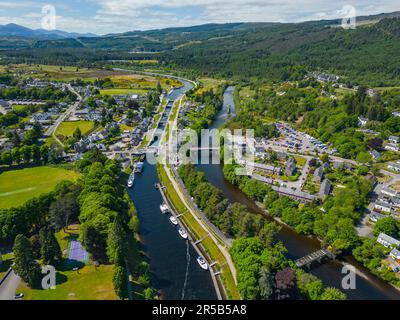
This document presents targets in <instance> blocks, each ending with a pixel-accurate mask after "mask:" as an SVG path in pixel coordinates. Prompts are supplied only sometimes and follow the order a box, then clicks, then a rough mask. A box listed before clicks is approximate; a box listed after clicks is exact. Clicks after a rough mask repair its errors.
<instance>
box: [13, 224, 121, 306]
mask: <svg viewBox="0 0 400 320" xmlns="http://www.w3.org/2000/svg"><path fill="white" fill-rule="evenodd" d="M78 234H79V225H71V226H69V227H68V229H67V230H66V232H64V231H60V232H58V233H56V238H57V241H58V243H59V244H60V247H61V250H62V251H63V253H64V257H65V256H66V253H67V252H66V251H67V248H68V243H69V240H71V239H76V237H77V236H78ZM78 266H79V267H81V266H80V265H79V262H78V263H71V262H68V261H65V262H64V263H63V264H62V266H61V267H59V268H57V285H56V289H55V290H32V289H31V288H29V287H27V286H26V285H25V284H24V283H22V284H21V285H20V286H19V288H18V290H17V292H22V293H23V294H24V295H25V298H24V299H26V300H93V299H96V300H116V299H117V297H116V295H115V293H114V288H113V284H112V280H111V279H112V274H113V266H112V265H100V266H99V267H97V268H96V267H95V266H93V265H86V266H83V267H82V268H81V269H80V270H79V271H73V269H74V267H78Z"/></svg>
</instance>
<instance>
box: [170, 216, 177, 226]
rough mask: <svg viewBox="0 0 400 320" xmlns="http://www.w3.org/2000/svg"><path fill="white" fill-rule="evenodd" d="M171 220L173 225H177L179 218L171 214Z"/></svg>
mask: <svg viewBox="0 0 400 320" xmlns="http://www.w3.org/2000/svg"><path fill="white" fill-rule="evenodd" d="M169 221H171V223H172V224H173V225H175V226H177V225H178V219H177V218H175V217H174V216H170V217H169Z"/></svg>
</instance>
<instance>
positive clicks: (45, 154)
mask: <svg viewBox="0 0 400 320" xmlns="http://www.w3.org/2000/svg"><path fill="white" fill-rule="evenodd" d="M40 154H41V156H42V161H43V163H44V164H46V163H47V162H48V161H49V147H48V146H46V145H42V146H41V147H40Z"/></svg>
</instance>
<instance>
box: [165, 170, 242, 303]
mask: <svg viewBox="0 0 400 320" xmlns="http://www.w3.org/2000/svg"><path fill="white" fill-rule="evenodd" d="M158 174H159V177H160V180H161V182H162V183H163V185H164V186H165V187H166V188H165V190H166V193H167V196H168V199H169V200H170V201H171V203H172V205H173V206H174V208H175V209H176V211H177V212H178V213H180V214H183V215H182V217H181V219H182V220H183V222H184V224H185V225H186V226H187V227H188V228H189V230H190V232H191V233H192V234H194V236H195V237H196V238H197V239H204V240H203V241H202V245H203V247H204V248H205V250H206V251H207V253H208V254H209V256H210V257H211V259H212V260H213V261H218V262H219V263H218V265H219V266H220V268H221V278H222V279H223V282H224V284H225V287H226V291H227V293H228V295H229V298H230V299H233V300H238V299H240V295H239V292H238V290H237V287H236V284H235V281H234V279H233V276H232V273H231V271H230V268H229V265H228V264H227V263H226V260H225V256H224V255H223V253H222V252H221V251H220V249H219V248H218V246H217V245H216V244H215V243H214V241H213V240H212V239H211V238H210V237H209V236H208V231H207V230H205V229H204V228H203V227H202V226H201V225H200V224H199V223H198V222H197V220H196V219H195V218H194V217H193V216H192V215H191V214H190V213H189V212H188V210H187V209H186V206H185V204H184V203H183V202H182V200H181V199H180V197H179V195H178V194H177V192H176V190H175V189H174V187H173V185H172V183H171V182H170V180H169V178H168V175H167V173H166V172H165V169H164V167H163V166H161V165H160V166H158Z"/></svg>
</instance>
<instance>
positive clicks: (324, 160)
mask: <svg viewBox="0 0 400 320" xmlns="http://www.w3.org/2000/svg"><path fill="white" fill-rule="evenodd" d="M319 158H320V159H321V161H322V162H324V163H326V162H328V161H329V155H327V154H326V153H324V154H322V155H321V156H320V157H319Z"/></svg>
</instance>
